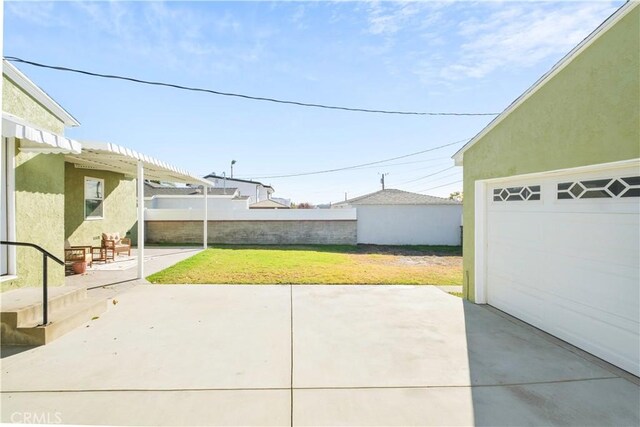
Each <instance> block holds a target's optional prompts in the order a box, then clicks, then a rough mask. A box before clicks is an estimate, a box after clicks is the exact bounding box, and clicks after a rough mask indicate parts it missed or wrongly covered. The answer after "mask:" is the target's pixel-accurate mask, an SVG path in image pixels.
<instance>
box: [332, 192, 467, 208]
mask: <svg viewBox="0 0 640 427" xmlns="http://www.w3.org/2000/svg"><path fill="white" fill-rule="evenodd" d="M459 204H461V202H459V201H457V200H451V199H445V198H443V197H435V196H427V195H426V194H418V193H411V192H409V191H402V190H395V189H391V188H389V189H385V190H380V191H376V192H375V193H370V194H365V195H364V196H360V197H355V198H353V199H349V200H345V201H344V202H340V203H336V204H334V205H333V206H343V205H459Z"/></svg>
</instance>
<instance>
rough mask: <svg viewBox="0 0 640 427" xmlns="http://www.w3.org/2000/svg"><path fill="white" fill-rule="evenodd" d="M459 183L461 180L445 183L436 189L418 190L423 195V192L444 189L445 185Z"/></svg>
mask: <svg viewBox="0 0 640 427" xmlns="http://www.w3.org/2000/svg"><path fill="white" fill-rule="evenodd" d="M459 182H462V180H458V181H453V182H447V183H446V184H442V185H438V186H437V187H431V188H426V189H424V190H420V192H421V193H424V192H425V191H431V190H435V189H436V188H442V187H446V186H447V185H452V184H457V183H459Z"/></svg>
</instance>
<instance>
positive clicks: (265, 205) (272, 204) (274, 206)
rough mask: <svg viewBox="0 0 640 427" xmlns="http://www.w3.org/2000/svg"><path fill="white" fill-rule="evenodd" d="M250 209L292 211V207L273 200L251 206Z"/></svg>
mask: <svg viewBox="0 0 640 427" xmlns="http://www.w3.org/2000/svg"><path fill="white" fill-rule="evenodd" d="M249 209H291V206H289V205H285V204H282V203H280V202H278V201H275V200H273V199H271V200H262V201H261V202H257V203H254V204H252V205H249Z"/></svg>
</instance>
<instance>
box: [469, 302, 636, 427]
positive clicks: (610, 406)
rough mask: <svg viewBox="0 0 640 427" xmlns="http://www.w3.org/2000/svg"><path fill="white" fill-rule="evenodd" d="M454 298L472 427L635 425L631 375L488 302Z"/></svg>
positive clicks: (634, 392)
mask: <svg viewBox="0 0 640 427" xmlns="http://www.w3.org/2000/svg"><path fill="white" fill-rule="evenodd" d="M462 304H463V312H464V316H465V329H466V341H467V342H466V346H467V356H468V366H469V377H470V378H469V384H470V385H471V387H470V396H469V399H470V403H471V407H472V411H473V419H474V425H477V426H488V425H490V426H523V425H532V426H533V425H580V426H586V425H594V426H602V425H640V405H638V402H639V401H640V387H638V384H639V382H638V378H637V377H635V376H634V375H632V374H630V373H628V372H626V371H623V370H621V369H619V368H617V367H615V366H613V365H611V364H609V363H607V362H605V361H603V360H601V359H599V358H597V357H595V356H593V355H591V354H589V353H587V352H585V351H583V350H580V349H579V348H577V347H574V346H573V345H571V344H569V343H567V342H565V341H562V340H560V339H558V338H556V337H554V336H552V335H549V334H547V333H546V332H544V331H542V330H540V329H538V328H535V327H533V326H531V325H529V324H527V323H525V322H522V321H520V320H519V319H516V318H514V317H512V316H510V315H508V314H507V313H504V312H502V311H500V310H498V309H495V308H493V307H491V306H488V305H477V304H474V303H472V302H469V301H467V300H462Z"/></svg>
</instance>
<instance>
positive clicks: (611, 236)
mask: <svg viewBox="0 0 640 427" xmlns="http://www.w3.org/2000/svg"><path fill="white" fill-rule="evenodd" d="M635 169H636V170H637V168H635ZM598 173H599V174H600V175H603V176H610V175H612V174H615V173H619V174H627V175H628V174H630V173H633V171H620V170H618V171H617V172H613V171H610V172H603V171H600V172H598ZM635 174H636V175H637V172H635ZM591 178H592V176H591ZM585 179H590V175H589V174H586V175H584V176H583V175H580V174H576V175H573V176H558V177H541V178H531V180H530V181H518V180H515V179H514V180H513V181H510V182H505V183H501V184H500V185H496V186H490V187H489V189H488V190H489V191H488V194H489V196H488V199H487V205H486V206H487V208H486V224H485V228H486V236H487V237H486V239H487V240H486V253H487V255H486V257H485V262H486V267H485V277H486V283H487V287H486V297H487V301H488V302H489V304H491V305H494V306H495V307H497V308H499V309H501V310H503V311H506V312H508V313H510V314H512V315H514V316H516V317H518V318H520V319H522V320H524V321H526V322H529V323H531V324H533V325H535V326H537V327H540V328H541V329H544V330H546V331H547V332H549V333H551V334H553V335H556V336H558V337H560V338H562V339H564V340H566V341H568V342H571V343H572V344H574V345H577V346H579V347H581V348H583V349H585V350H587V351H590V352H592V353H593V354H595V355H597V356H599V357H602V358H604V359H605V360H608V361H610V362H612V363H614V364H616V365H618V366H620V367H622V368H624V369H626V370H628V371H630V372H633V373H634V374H636V375H638V374H640V354H639V353H640V334H639V330H640V253H639V252H640V220H639V219H640V203H639V200H638V199H637V198H636V199H635V200H629V199H625V200H622V199H620V198H618V199H615V198H609V199H590V200H578V199H574V200H566V199H565V200H559V199H558V197H557V184H558V182H577V181H581V180H585ZM526 185H539V186H540V188H541V198H540V200H539V201H528V200H522V201H506V200H499V201H494V199H493V189H494V188H503V187H522V186H526Z"/></svg>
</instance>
